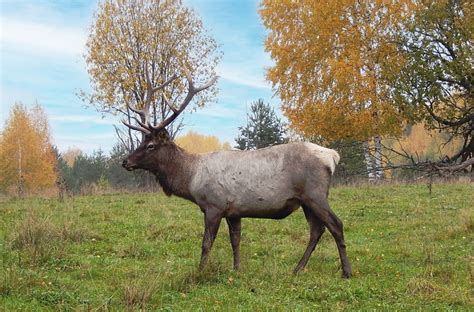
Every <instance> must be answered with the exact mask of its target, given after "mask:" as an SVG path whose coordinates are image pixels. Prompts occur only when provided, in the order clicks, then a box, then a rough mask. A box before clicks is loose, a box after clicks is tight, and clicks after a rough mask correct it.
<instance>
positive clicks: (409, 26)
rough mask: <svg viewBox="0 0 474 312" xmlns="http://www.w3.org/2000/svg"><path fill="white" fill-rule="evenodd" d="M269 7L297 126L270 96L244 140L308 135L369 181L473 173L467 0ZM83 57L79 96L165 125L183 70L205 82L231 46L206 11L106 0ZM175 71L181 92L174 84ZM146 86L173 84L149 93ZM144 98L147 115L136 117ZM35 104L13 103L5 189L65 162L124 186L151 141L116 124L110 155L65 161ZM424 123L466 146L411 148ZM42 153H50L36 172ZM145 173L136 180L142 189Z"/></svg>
mask: <svg viewBox="0 0 474 312" xmlns="http://www.w3.org/2000/svg"><path fill="white" fill-rule="evenodd" d="M259 13H260V16H261V18H262V20H263V24H264V26H265V27H266V28H267V29H268V36H267V38H266V40H265V48H266V50H267V51H268V52H269V53H270V56H271V58H272V59H273V61H274V63H273V66H271V67H270V68H269V69H268V71H267V79H268V80H269V81H270V82H271V83H272V86H273V90H274V91H275V94H276V95H277V96H278V98H279V100H280V101H281V102H280V105H281V108H282V112H283V114H284V115H285V117H287V119H288V122H289V123H288V124H284V123H283V122H282V121H281V120H280V118H278V117H277V116H276V114H275V111H274V110H273V109H272V108H271V107H270V106H269V105H268V104H265V100H264V99H262V100H257V101H256V102H254V103H252V105H251V107H250V112H249V115H248V117H247V123H246V124H245V125H243V126H241V127H240V128H239V135H238V137H237V138H236V145H235V148H238V149H256V148H262V147H265V146H268V145H274V144H281V143H285V142H288V141H292V140H309V141H312V142H315V143H319V144H323V145H326V146H329V147H334V148H335V149H337V150H338V151H339V152H340V154H341V156H342V158H341V163H340V166H339V168H340V169H339V172H346V173H347V172H352V173H354V174H355V173H356V172H360V171H362V172H364V174H365V175H366V176H368V178H369V179H370V180H379V179H381V178H383V177H384V175H386V173H387V171H384V169H395V168H402V169H414V168H418V169H419V168H421V169H423V170H426V171H428V172H431V173H432V172H437V173H445V172H448V173H449V172H455V171H458V170H465V169H467V168H470V167H472V165H473V164H474V157H473V155H474V103H473V95H474V90H473V81H474V78H473V76H474V69H473V68H474V57H473V55H474V49H473V42H472V38H473V37H472V34H473V28H474V20H473V11H472V8H471V5H470V1H468V0H439V1H438V0H423V1H414V0H402V1H385V0H370V1H310V0H302V1H272V0H263V1H262V3H261V6H260V10H259ZM85 57H86V64H87V71H88V73H89V76H90V79H91V84H92V86H91V87H92V88H91V89H92V92H91V93H86V92H81V98H82V99H83V100H84V101H86V103H87V104H88V105H90V106H91V107H94V108H95V109H97V110H98V111H99V112H101V113H111V114H115V115H119V116H122V117H123V119H124V121H125V122H126V123H128V124H135V125H137V126H140V124H143V123H148V122H150V123H152V124H158V123H159V122H160V121H162V120H164V119H166V118H167V117H168V116H169V115H170V114H173V113H174V111H175V110H176V107H175V104H176V103H179V102H181V101H182V100H183V97H184V96H185V95H186V93H187V90H186V79H185V77H182V75H181V73H182V69H183V68H187V70H188V71H189V73H190V74H192V76H193V77H196V79H197V82H202V81H208V80H209V78H210V77H213V76H215V74H216V66H217V64H218V62H219V61H220V59H221V57H222V53H221V52H220V50H219V47H218V45H217V43H216V42H215V40H214V39H213V38H212V37H210V36H209V35H208V31H207V30H206V29H205V27H204V26H203V23H202V21H201V20H200V18H199V16H198V15H197V14H196V13H195V12H194V11H193V10H192V9H189V8H187V7H186V6H185V5H183V3H182V1H180V0H169V1H151V0H145V1H143V0H121V1H117V0H105V1H102V2H100V3H99V5H98V9H97V12H96V14H95V18H94V21H93V24H92V26H91V31H90V34H89V37H88V40H87V44H86V54H85ZM170 79H174V81H175V82H176V83H175V84H173V86H171V85H167V84H166V82H167V81H169V80H170ZM150 85H154V86H160V85H163V88H162V89H160V92H157V93H156V94H155V93H153V94H152V95H151V96H149V94H147V90H150V88H149V86H150ZM216 92H217V88H216V87H211V88H209V89H207V90H206V91H205V92H203V93H201V94H200V95H199V96H198V97H197V99H196V102H195V109H198V108H199V107H202V106H203V105H207V104H208V103H210V102H212V101H214V100H215V95H216ZM147 101H149V102H150V103H145V102H147ZM147 106H150V109H151V115H150V116H151V117H150V119H151V120H145V119H144V118H146V117H145V114H143V113H142V114H140V110H142V109H144V107H147ZM130 107H133V109H130ZM35 109H36V110H37V111H38V112H39V113H31V112H28V111H27V110H26V108H25V107H23V106H22V105H16V106H14V108H13V111H12V115H11V117H10V119H9V121H7V123H6V126H5V130H4V131H3V132H2V135H1V138H0V139H1V143H2V144H1V145H0V160H2V161H3V163H4V164H7V165H6V167H5V170H4V171H5V173H4V174H2V177H1V178H0V187H1V188H2V189H3V190H7V189H8V188H11V187H12V186H11V185H10V186H9V185H8V183H9V182H8V181H16V184H15V187H17V188H18V190H20V191H21V190H22V189H24V188H29V189H31V190H33V189H35V188H43V187H45V186H46V185H50V184H51V183H53V184H54V183H56V182H54V181H55V179H56V178H55V177H56V176H57V174H56V175H55V174H54V173H55V172H56V173H57V172H59V170H61V172H62V173H61V176H63V177H64V180H65V181H67V180H69V182H68V183H67V184H69V185H71V186H70V188H72V189H81V188H83V186H82V185H83V183H85V182H84V181H85V180H91V181H92V180H94V181H101V182H100V183H99V182H94V183H99V184H104V183H105V181H107V183H112V184H115V182H114V181H117V183H119V180H121V179H122V178H121V177H114V176H113V174H112V169H113V168H114V167H113V166H114V165H112V164H115V163H113V161H112V159H115V158H118V157H119V155H125V154H126V153H128V152H130V151H131V150H133V149H134V148H136V147H137V145H138V144H139V143H140V141H141V140H142V137H140V136H136V134H135V133H133V132H132V131H130V130H129V129H128V128H123V127H121V126H120V125H116V126H115V127H116V133H117V138H118V145H117V147H116V148H115V149H114V151H113V152H112V153H111V155H107V156H105V155H103V153H101V152H96V153H94V154H93V155H90V156H87V155H80V156H79V157H77V159H76V161H75V162H74V164H73V165H67V163H66V165H67V166H66V165H65V164H61V162H62V160H61V157H60V156H58V155H59V154H58V153H57V152H56V153H55V152H54V149H53V148H52V147H51V144H50V142H49V130H48V127H47V122H45V120H46V118H42V117H41V116H44V112H43V111H41V109H40V108H35ZM135 112H138V113H139V114H138V116H139V117H134V114H133V113H135ZM24 116H26V117H24ZM36 116H39V117H36ZM27 117H31V119H28V118H27ZM418 125H422V126H423V127H425V128H426V130H427V131H431V132H430V133H433V132H432V131H438V132H441V133H442V136H443V137H444V138H445V141H447V142H448V143H453V142H456V143H457V144H454V145H452V146H453V148H457V150H456V151H455V152H451V151H452V149H450V150H449V151H447V150H445V151H444V152H443V154H440V155H439V158H438V159H434V158H433V157H431V158H428V157H426V158H422V157H420V155H419V154H417V153H413V152H410V151H409V149H407V148H406V147H405V146H403V145H402V143H403V140H404V139H403V137H404V136H405V137H406V136H407V135H410V132H411V129H417V128H416V127H417V126H418ZM27 128H28V129H30V130H28V131H26V130H22V129H27ZM181 128H182V120H181V121H179V120H178V121H176V122H174V123H173V124H171V125H170V127H169V131H170V133H171V134H172V136H173V137H177V134H178V133H179V130H180V129H181ZM418 132H419V131H418ZM191 136H192V134H191ZM192 141H193V139H188V143H189V142H192ZM30 144H31V145H32V146H31V147H30ZM202 145H204V144H202ZM438 146H440V144H438ZM219 148H221V149H222V148H225V149H227V148H229V146H225V147H224V146H220V147H219ZM25 149H28V150H29V152H28V153H25ZM440 150H441V149H440ZM198 152H199V151H198ZM33 155H34V157H37V158H41V159H44V160H45V161H44V162H41V164H40V165H38V166H37V168H34V169H31V171H26V170H25V168H27V167H28V164H31V163H32V161H31V160H30V157H33ZM12 157H13V158H12ZM120 157H121V156H120ZM8 159H13V161H9V162H8V161H7V160H8ZM76 162H77V165H76ZM58 164H59V165H58ZM74 166H76V167H74ZM58 168H62V169H58ZM80 168H82V169H80ZM107 168H109V169H110V173H107V170H109V169H107ZM79 171H84V177H83V178H80V177H79V176H78V174H79ZM117 171H118V172H121V170H117ZM2 173H3V172H2ZM86 176H87V178H85V177H86ZM127 177H129V176H127ZM134 179H135V178H134ZM136 179H137V180H133V181H128V182H126V183H131V184H132V185H136V184H137V183H138V185H140V183H143V181H142V180H140V179H142V178H140V177H136ZM124 180H128V179H124ZM34 181H38V182H34Z"/></svg>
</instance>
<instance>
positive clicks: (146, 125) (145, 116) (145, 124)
mask: <svg viewBox="0 0 474 312" xmlns="http://www.w3.org/2000/svg"><path fill="white" fill-rule="evenodd" d="M145 77H146V84H147V88H146V95H145V101H144V104H143V109H137V108H134V107H132V105H127V106H128V108H129V109H130V110H131V111H132V112H134V113H136V114H138V115H140V117H141V119H142V120H143V121H142V120H140V119H139V118H134V119H135V120H136V122H137V123H138V124H139V125H140V126H139V127H138V126H133V125H131V124H129V123H127V122H126V121H124V120H122V123H123V124H124V125H126V126H127V127H129V128H130V129H133V130H137V131H141V132H143V133H145V134H149V133H151V130H152V128H150V126H151V123H150V104H151V100H152V98H153V94H155V93H156V92H157V91H159V90H161V89H163V88H165V87H166V86H167V85H169V84H170V83H172V82H173V81H174V80H176V79H177V78H178V76H177V75H176V74H175V75H173V76H172V77H171V78H170V79H168V80H166V81H165V82H164V83H162V84H161V85H159V86H156V87H154V88H153V86H152V83H151V80H150V76H149V74H148V71H147V70H145Z"/></svg>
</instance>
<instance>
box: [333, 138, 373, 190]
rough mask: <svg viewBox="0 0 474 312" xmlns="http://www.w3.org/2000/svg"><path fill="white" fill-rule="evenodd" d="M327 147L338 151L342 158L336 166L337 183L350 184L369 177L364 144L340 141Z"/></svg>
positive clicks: (335, 177)
mask: <svg viewBox="0 0 474 312" xmlns="http://www.w3.org/2000/svg"><path fill="white" fill-rule="evenodd" d="M327 147H329V148H332V149H334V150H336V151H337V152H338V153H339V156H341V159H340V160H339V164H338V165H337V166H336V172H335V173H334V178H333V181H334V182H336V183H349V182H351V181H355V180H358V179H360V178H361V177H364V178H365V176H366V175H367V167H366V164H365V160H364V148H363V145H362V142H360V141H352V140H340V141H336V142H333V143H331V144H329V145H328V146H327Z"/></svg>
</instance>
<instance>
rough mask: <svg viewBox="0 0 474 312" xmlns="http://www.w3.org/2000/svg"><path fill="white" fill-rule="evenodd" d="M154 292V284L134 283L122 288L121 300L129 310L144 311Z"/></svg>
mask: <svg viewBox="0 0 474 312" xmlns="http://www.w3.org/2000/svg"><path fill="white" fill-rule="evenodd" d="M155 291H156V284H155V283H153V282H150V283H145V282H144V281H143V280H141V281H134V282H132V283H130V284H127V285H125V286H124V287H123V293H122V300H123V302H124V304H125V305H126V306H127V307H128V308H129V309H133V308H135V307H138V308H140V309H145V308H146V307H147V305H148V304H149V303H150V300H151V298H152V296H153V294H154V293H155Z"/></svg>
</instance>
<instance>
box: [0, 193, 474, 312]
mask: <svg viewBox="0 0 474 312" xmlns="http://www.w3.org/2000/svg"><path fill="white" fill-rule="evenodd" d="M330 203H331V204H332V207H333V210H334V211H335V212H336V213H337V214H338V216H339V217H340V218H341V219H342V220H343V221H344V225H345V235H346V243H347V250H348V255H349V258H350V259H351V261H352V267H353V273H354V276H353V278H351V279H349V280H344V279H342V278H341V277H340V276H341V271H340V268H339V260H338V256H337V249H336V245H335V243H334V241H333V239H332V237H331V236H330V235H329V233H327V232H326V233H325V234H324V236H323V238H322V240H321V242H320V244H319V246H318V248H317V249H316V251H315V252H314V253H313V255H312V257H311V259H310V261H309V263H308V266H307V267H306V269H305V271H304V272H302V273H301V274H299V275H296V276H295V275H293V274H292V273H291V272H292V269H293V268H294V266H295V265H296V264H297V262H298V260H299V259H300V257H301V256H302V254H303V252H304V249H305V247H306V243H307V238H308V230H307V224H306V220H305V219H304V215H303V213H302V211H301V210H299V211H297V212H296V213H294V214H293V215H291V216H290V217H288V218H286V219H284V220H279V221H276V220H259V219H244V220H243V223H242V243H241V249H242V267H241V271H240V272H234V271H233V270H232V269H231V268H232V257H231V248H230V244H229V243H228V234H227V225H226V224H225V222H223V224H222V225H221V229H220V231H219V236H218V238H217V240H216V243H215V245H214V247H213V250H212V252H211V262H210V265H209V267H208V268H207V269H206V270H205V271H204V272H202V273H199V272H197V270H196V268H197V264H198V261H199V257H200V252H201V235H202V231H203V220H202V213H201V212H200V210H199V209H198V208H197V207H195V206H194V205H193V204H190V203H189V202H186V201H184V200H181V199H178V198H174V197H172V198H167V197H165V196H163V195H159V194H158V195H157V194H114V195H102V196H85V197H75V198H74V199H68V200H67V201H65V202H63V203H61V202H58V201H57V200H55V199H39V198H31V199H24V200H3V202H0V207H1V208H0V259H1V268H0V269H1V273H0V274H1V275H0V310H6V311H10V310H19V309H22V310H31V311H37V310H88V309H90V310H113V311H115V310H127V309H132V310H135V309H136V310H138V309H145V310H158V309H162V310H173V311H179V310H205V311H208V310H220V309H223V310H249V311H250V310H252V311H253V310H257V311H263V310H282V311H283V310H307V311H309V310H316V309H317V310H364V311H367V310H399V311H404V310H456V311H458V310H466V311H467V310H471V311H472V310H473V309H474V301H473V292H472V287H473V284H472V283H473V276H474V275H473V274H474V266H473V264H474V253H473V244H472V243H473V238H474V207H473V205H474V204H473V203H474V192H473V186H472V184H471V185H467V184H464V185H463V184H452V185H434V187H433V194H432V195H431V196H430V195H429V193H428V190H427V188H426V186H425V185H398V186H397V185H391V186H378V187H368V186H362V187H358V188H355V187H354V188H351V187H340V188H336V189H333V190H332V191H331V194H330Z"/></svg>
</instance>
